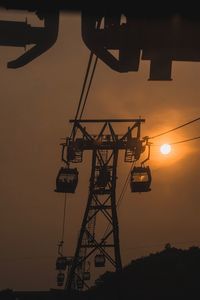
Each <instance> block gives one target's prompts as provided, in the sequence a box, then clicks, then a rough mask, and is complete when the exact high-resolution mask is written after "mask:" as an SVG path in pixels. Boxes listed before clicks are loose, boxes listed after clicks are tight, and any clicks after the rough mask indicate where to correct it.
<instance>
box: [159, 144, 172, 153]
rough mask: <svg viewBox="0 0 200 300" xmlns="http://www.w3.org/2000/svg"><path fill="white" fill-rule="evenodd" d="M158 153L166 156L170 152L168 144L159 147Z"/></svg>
mask: <svg viewBox="0 0 200 300" xmlns="http://www.w3.org/2000/svg"><path fill="white" fill-rule="evenodd" d="M160 152H161V153H162V154H164V155H167V154H169V153H170V152H171V145H169V144H163V145H162V146H161V147H160Z"/></svg>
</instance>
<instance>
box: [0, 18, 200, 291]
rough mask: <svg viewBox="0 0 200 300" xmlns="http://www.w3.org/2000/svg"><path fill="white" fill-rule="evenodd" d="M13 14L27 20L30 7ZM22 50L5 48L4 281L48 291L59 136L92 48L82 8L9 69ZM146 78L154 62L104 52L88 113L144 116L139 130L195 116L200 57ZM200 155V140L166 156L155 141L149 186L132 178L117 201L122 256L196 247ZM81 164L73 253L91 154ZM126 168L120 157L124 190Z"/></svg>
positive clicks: (71, 213)
mask: <svg viewBox="0 0 200 300" xmlns="http://www.w3.org/2000/svg"><path fill="white" fill-rule="evenodd" d="M7 16H8V19H10V18H11V17H14V16H15V17H16V19H18V20H24V19H25V16H26V14H25V13H18V14H16V13H13V14H11V13H10V14H7V15H6V17H7ZM0 17H1V18H0V19H2V18H3V17H5V12H1V14H0ZM23 51H24V49H22V48H11V47H1V65H0V67H1V100H0V102H1V110H0V136H1V148H0V149H1V150H0V159H1V168H0V174H1V175H0V176H1V177H0V178H1V181H0V195H1V198H0V199H1V200H0V220H1V226H0V239H1V244H0V268H1V273H0V290H1V289H5V288H12V289H14V290H49V289H50V288H55V287H56V284H55V283H56V271H55V260H56V257H57V243H58V240H59V239H60V234H61V225H62V214H63V201H64V199H63V195H59V194H56V193H55V192H54V188H55V178H56V175H57V172H58V169H59V168H60V166H61V161H60V146H59V143H60V141H61V140H60V138H62V137H66V136H67V135H68V134H69V133H70V125H69V124H68V120H69V119H70V118H73V117H74V114H75V110H76V106H77V103H78V99H79V96H80V91H81V87H82V83H83V77H84V73H85V69H86V66H87V60H88V56H89V50H88V49H87V48H86V46H85V45H84V43H83V41H82V39H81V27H80V16H79V14H77V15H70V14H62V15H61V18H60V29H59V36H58V40H57V43H56V44H55V45H54V46H53V47H52V48H51V49H50V50H49V51H48V52H46V53H44V54H43V55H42V56H40V57H39V58H37V59H36V60H34V61H33V62H32V63H30V64H29V65H27V66H25V67H23V68H21V69H16V70H11V69H7V68H6V63H7V61H9V60H11V59H14V58H16V57H18V56H19V55H20V54H21V53H22V52H23ZM148 77H149V61H141V63H140V69H139V72H137V73H133V72H130V73H124V74H122V73H121V74H120V73H117V72H115V71H113V70H111V69H109V68H108V67H107V66H106V65H105V64H104V63H103V62H101V61H99V62H98V65H97V69H96V73H95V78H94V81H93V84H92V89H91V92H90V95H89V98H88V102H87V106H86V110H85V115H84V116H85V117H87V118H127V117H128V118H130V117H131V118H132V117H138V116H141V117H142V118H145V119H146V122H145V123H144V125H143V128H142V134H143V135H154V134H158V133H160V132H163V131H164V130H167V129H170V128H172V127H175V126H178V125H180V124H181V123H185V122H187V121H190V120H191V119H194V118H197V117H199V108H200V102H199V98H200V85H199V78H200V63H173V69H172V78H173V81H170V82H158V81H148ZM199 129H200V124H199V123H198V122H197V123H195V124H193V125H191V126H189V127H188V128H187V127H185V128H184V129H181V130H179V131H176V132H175V133H174V134H171V135H166V136H165V137H162V138H160V139H157V140H155V143H157V144H160V143H162V142H174V141H178V140H182V139H186V138H190V137H194V136H198V135H199ZM199 158H200V152H199V141H194V142H191V143H187V144H180V145H177V146H174V147H173V151H172V153H171V154H170V155H169V156H168V157H164V156H162V155H161V154H160V153H159V151H158V147H156V146H154V147H152V159H151V161H150V163H149V164H150V166H151V169H152V176H153V182H152V191H151V192H150V193H146V194H139V195H138V194H131V193H130V190H129V187H128V189H127V192H126V195H125V197H124V200H123V202H122V203H121V206H120V209H119V225H120V241H121V254H122V262H123V265H126V264H127V263H129V262H130V261H131V260H132V259H135V258H137V257H141V256H143V255H147V254H149V253H151V252H155V251H159V250H161V249H163V247H164V246H165V244H166V243H168V242H170V243H171V244H172V245H173V246H176V247H181V248H187V247H189V246H191V245H194V244H195V245H199V246H200V236H199V231H200V201H199V192H200V185H199V168H200V161H199ZM77 167H78V168H79V172H80V179H79V185H78V188H77V193H76V194H75V195H72V196H69V197H68V201H67V225H66V232H65V253H66V255H73V253H74V247H75V245H76V240H77V235H78V230H79V228H80V223H81V219H82V216H83V212H84V208H85V205H86V200H87V193H88V185H89V182H88V179H89V169H90V156H89V155H86V156H85V161H84V163H83V164H82V165H78V166H77ZM128 171H129V164H127V163H126V164H125V163H124V162H123V159H122V157H120V160H119V168H118V187H117V192H118V194H119V193H120V189H121V187H122V185H123V182H124V180H125V178H126V176H127V172H128Z"/></svg>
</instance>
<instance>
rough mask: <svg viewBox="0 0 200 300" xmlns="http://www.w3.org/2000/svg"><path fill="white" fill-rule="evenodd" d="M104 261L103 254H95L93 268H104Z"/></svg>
mask: <svg viewBox="0 0 200 300" xmlns="http://www.w3.org/2000/svg"><path fill="white" fill-rule="evenodd" d="M105 263H106V259H105V256H104V255H103V254H97V255H96V256H95V259H94V264H95V267H97V268H100V267H105Z"/></svg>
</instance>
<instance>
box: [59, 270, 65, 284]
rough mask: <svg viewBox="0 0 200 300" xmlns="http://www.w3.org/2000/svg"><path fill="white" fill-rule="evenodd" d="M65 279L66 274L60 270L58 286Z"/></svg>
mask: <svg viewBox="0 0 200 300" xmlns="http://www.w3.org/2000/svg"><path fill="white" fill-rule="evenodd" d="M64 280H65V274H64V273H62V272H60V273H58V275H57V286H62V285H63V283H64Z"/></svg>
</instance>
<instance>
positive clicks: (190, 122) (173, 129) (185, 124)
mask: <svg viewBox="0 0 200 300" xmlns="http://www.w3.org/2000/svg"><path fill="white" fill-rule="evenodd" d="M199 120H200V117H199V118H196V119H194V120H192V121H189V122H187V123H184V124H182V125H180V126H177V127H175V128H172V129H170V130H167V131H165V132H162V133H160V134H157V135H154V136H151V137H149V139H155V138H157V137H159V136H162V135H165V134H167V133H169V132H172V131H175V130H177V129H180V128H182V127H185V126H187V125H189V124H192V123H194V122H197V121H199Z"/></svg>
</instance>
